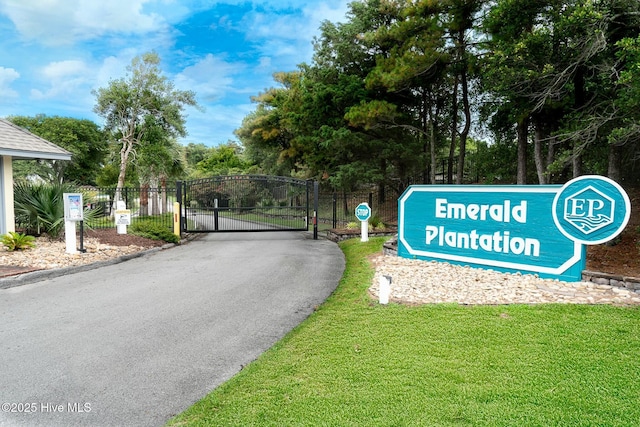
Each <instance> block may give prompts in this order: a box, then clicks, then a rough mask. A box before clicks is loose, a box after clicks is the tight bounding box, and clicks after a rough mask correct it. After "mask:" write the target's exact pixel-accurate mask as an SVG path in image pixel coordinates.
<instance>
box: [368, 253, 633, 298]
mask: <svg viewBox="0 0 640 427" xmlns="http://www.w3.org/2000/svg"><path fill="white" fill-rule="evenodd" d="M372 262H373V263H374V265H375V269H376V272H375V276H374V278H373V283H372V285H371V287H370V288H369V293H370V294H371V296H372V297H373V298H375V299H376V300H377V299H378V298H379V293H378V292H379V283H380V277H381V276H390V277H391V294H390V296H389V300H390V301H391V302H398V303H403V304H410V305H416V304H439V303H457V304H463V305H499V304H542V303H574V304H617V305H638V304H640V294H638V293H635V292H633V291H630V290H627V289H623V288H618V287H615V286H609V285H598V284H595V283H591V282H562V281H559V280H553V279H541V278H539V277H537V276H534V275H530V274H524V275H523V274H518V273H516V274H508V273H501V272H497V271H493V270H484V269H479V268H470V267H463V266H457V265H452V264H448V263H444V262H436V261H422V260H412V259H407V258H401V257H397V256H393V255H380V256H378V257H376V258H373V259H372Z"/></svg>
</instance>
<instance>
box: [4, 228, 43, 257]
mask: <svg viewBox="0 0 640 427" xmlns="http://www.w3.org/2000/svg"><path fill="white" fill-rule="evenodd" d="M1 239H2V244H3V245H4V247H5V248H7V250H8V251H10V252H12V251H15V250H18V251H22V250H25V249H31V248H34V247H35V246H36V242H35V241H36V238H35V237H33V236H29V235H27V234H22V233H16V232H15V231H10V232H8V233H7V234H4V235H3V236H2V237H1Z"/></svg>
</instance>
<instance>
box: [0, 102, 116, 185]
mask: <svg viewBox="0 0 640 427" xmlns="http://www.w3.org/2000/svg"><path fill="white" fill-rule="evenodd" d="M8 119H9V120H10V121H11V122H12V123H14V124H15V125H17V126H20V127H22V128H24V129H26V130H28V131H29V132H31V133H33V134H34V135H37V136H39V137H41V138H44V139H46V140H47V141H49V142H53V143H54V144H56V145H58V146H60V147H62V148H64V149H66V150H67V151H70V152H71V153H72V157H71V161H57V160H38V161H35V160H16V161H15V163H14V171H15V176H16V179H18V180H19V179H21V178H24V177H26V176H27V175H36V176H39V177H40V178H42V179H43V180H44V181H45V182H59V183H61V182H63V181H67V182H75V183H78V184H89V185H95V184H96V176H97V174H98V172H99V170H100V168H101V167H102V165H103V162H104V160H105V157H106V155H107V146H108V142H107V139H106V138H105V136H104V133H103V132H102V131H101V130H100V128H99V127H98V125H97V124H95V123H94V122H92V121H90V120H86V119H74V118H71V117H58V116H51V117H50V116H46V115H44V114H39V115H37V116H34V117H26V116H12V117H9V118H8Z"/></svg>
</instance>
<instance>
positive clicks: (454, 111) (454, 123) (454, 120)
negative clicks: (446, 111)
mask: <svg viewBox="0 0 640 427" xmlns="http://www.w3.org/2000/svg"><path fill="white" fill-rule="evenodd" d="M452 102H453V105H452V108H451V145H450V146H449V161H448V163H447V184H453V159H454V157H455V154H456V138H457V136H458V75H457V74H456V76H455V79H454V82H453V100H452Z"/></svg>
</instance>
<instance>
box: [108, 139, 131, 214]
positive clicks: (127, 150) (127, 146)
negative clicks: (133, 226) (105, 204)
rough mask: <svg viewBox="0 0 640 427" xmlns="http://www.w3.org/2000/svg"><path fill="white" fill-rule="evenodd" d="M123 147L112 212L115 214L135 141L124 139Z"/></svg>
mask: <svg viewBox="0 0 640 427" xmlns="http://www.w3.org/2000/svg"><path fill="white" fill-rule="evenodd" d="M121 142H122V147H121V148H120V173H119V174H118V184H117V186H116V192H115V195H114V197H113V209H111V212H112V213H113V215H114V216H115V214H116V208H117V203H118V202H119V201H121V200H122V189H123V188H124V181H125V178H126V174H127V163H128V161H129V154H131V150H133V143H132V142H131V141H128V140H123V141H121Z"/></svg>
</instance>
